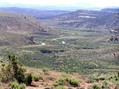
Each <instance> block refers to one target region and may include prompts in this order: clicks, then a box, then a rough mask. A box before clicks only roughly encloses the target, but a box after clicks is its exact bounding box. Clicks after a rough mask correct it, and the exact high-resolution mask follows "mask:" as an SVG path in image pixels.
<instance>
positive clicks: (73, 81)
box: [66, 78, 79, 87]
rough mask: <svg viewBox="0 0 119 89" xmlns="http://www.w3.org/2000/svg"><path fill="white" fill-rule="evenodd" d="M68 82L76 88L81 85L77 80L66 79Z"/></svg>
mask: <svg viewBox="0 0 119 89" xmlns="http://www.w3.org/2000/svg"><path fill="white" fill-rule="evenodd" d="M66 81H67V82H68V83H69V84H70V85H72V86H74V87H76V86H78V83H79V81H78V80H77V79H75V78H66Z"/></svg>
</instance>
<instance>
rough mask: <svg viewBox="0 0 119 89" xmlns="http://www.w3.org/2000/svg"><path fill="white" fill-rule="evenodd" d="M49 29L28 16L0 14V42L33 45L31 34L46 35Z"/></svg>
mask: <svg viewBox="0 0 119 89" xmlns="http://www.w3.org/2000/svg"><path fill="white" fill-rule="evenodd" d="M48 33H49V28H47V27H46V26H43V25H41V23H40V22H39V21H38V20H36V19H35V18H34V17H33V16H30V15H20V14H13V13H7V12H0V34H1V35H0V40H1V41H0V42H1V44H2V43H7V44H9V43H12V42H13V43H16V44H34V42H33V37H32V35H33V34H48Z"/></svg>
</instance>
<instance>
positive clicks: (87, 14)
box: [53, 10, 119, 29]
mask: <svg viewBox="0 0 119 89" xmlns="http://www.w3.org/2000/svg"><path fill="white" fill-rule="evenodd" d="M53 19H54V20H57V21H58V25H62V26H70V27H81V28H96V29H113V28H115V27H118V26H119V14H118V13H115V12H114V13H109V12H106V11H104V10H101V11H91V10H78V11H75V12H71V13H68V14H64V15H60V16H57V17H55V18H53Z"/></svg>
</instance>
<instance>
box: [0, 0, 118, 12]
mask: <svg viewBox="0 0 119 89" xmlns="http://www.w3.org/2000/svg"><path fill="white" fill-rule="evenodd" d="M0 7H20V8H33V9H42V10H45V9H46V10H78V9H91V10H100V9H103V8H108V7H119V3H118V1H117V0H110V1H109V0H100V1H99V0H83V1H82V0H70V1H69V0H33V1H29V0H12V2H11V0H4V1H2V0H0Z"/></svg>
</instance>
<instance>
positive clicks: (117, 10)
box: [101, 7, 119, 13]
mask: <svg viewBox="0 0 119 89" xmlns="http://www.w3.org/2000/svg"><path fill="white" fill-rule="evenodd" d="M101 11H102V12H109V13H119V7H118V8H105V9H102V10H101Z"/></svg>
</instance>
